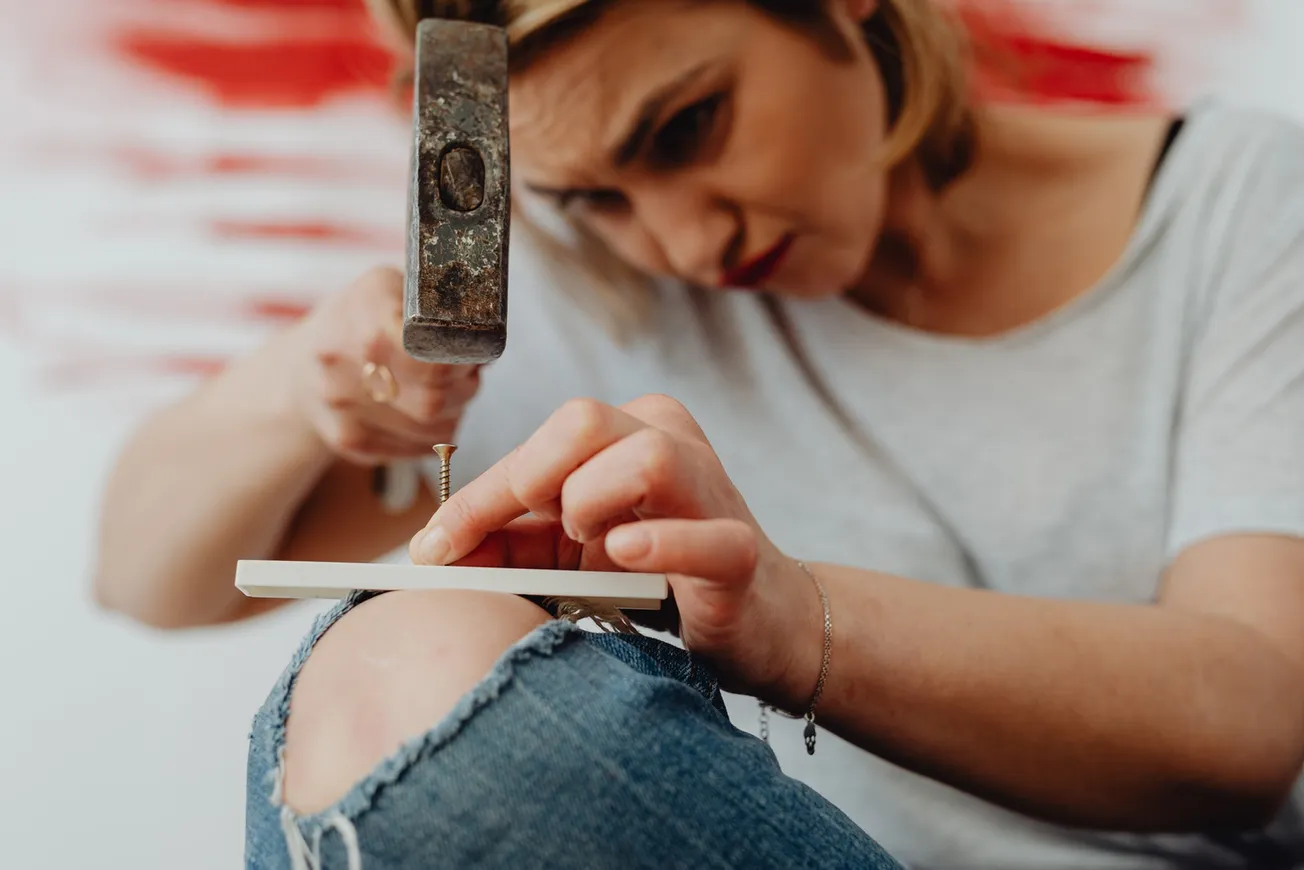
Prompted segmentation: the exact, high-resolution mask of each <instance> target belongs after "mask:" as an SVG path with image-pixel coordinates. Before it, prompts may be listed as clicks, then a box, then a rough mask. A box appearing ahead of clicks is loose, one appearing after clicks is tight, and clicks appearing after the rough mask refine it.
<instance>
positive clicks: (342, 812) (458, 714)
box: [282, 620, 588, 831]
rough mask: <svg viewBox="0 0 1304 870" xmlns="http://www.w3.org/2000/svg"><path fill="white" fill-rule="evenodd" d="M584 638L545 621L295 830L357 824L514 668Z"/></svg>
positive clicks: (502, 686) (493, 695) (497, 691)
mask: <svg viewBox="0 0 1304 870" xmlns="http://www.w3.org/2000/svg"><path fill="white" fill-rule="evenodd" d="M586 634H588V632H586V631H584V630H583V629H581V628H579V627H578V626H576V625H574V624H573V623H570V622H565V621H560V620H552V621H549V622H545V623H543V624H542V625H540V626H538V627H537V628H534V629H532V630H531V631H530V632H529V633H528V634H526V635H525V636H524V637H522V638H521V639H520V640H519V641H517V642H516V643H514V644H512V645H511V646H510V647H508V648H507V649H506V650H505V651H504V652H503V654H502V655H501V656H499V658H498V660H497V661H496V662H495V663H494V664H493V666H492V667H490V669H489V671H488V672H487V673H486V674H485V676H484V677H482V678H481V679H480V681H479V682H478V683H476V685H474V686H473V687H472V688H471V689H470V690H469V691H468V692H467V693H466V694H465V695H463V696H462V697H461V698H459V699H458V701H457V703H456V704H454V705H453V708H452V709H451V710H449V712H448V714H447V715H446V716H444V718H443V719H441V720H440V721H439V722H437V723H435V724H434V725H433V726H431V727H430V728H429V729H428V730H426V731H425V732H424V733H422V734H420V735H418V736H416V737H414V738H413V739H411V740H409V741H408V742H407V743H405V744H403V745H402V746H401V747H399V748H398V749H397V750H396V751H395V752H394V753H393V754H391V755H389V756H388V757H387V758H384V759H382V760H381V761H380V762H378V763H377V764H376V765H375V766H374V767H373V768H372V769H371V771H370V772H369V773H368V774H367V775H366V776H364V777H363V778H362V779H360V780H358V782H356V783H354V784H353V785H352V786H351V787H350V788H349V790H348V791H347V792H345V793H344V795H343V796H342V797H340V799H339V800H337V801H335V802H334V803H333V804H331V805H330V806H329V807H327V808H326V809H324V810H322V811H320V812H318V813H314V814H312V815H306V816H302V817H300V818H299V823H300V825H301V826H303V827H304V828H306V829H307V830H309V831H317V830H321V829H323V828H324V827H327V826H329V825H331V824H332V823H333V821H334V819H336V818H337V817H340V816H342V817H344V818H346V819H348V820H351V821H356V820H357V819H358V818H359V817H360V816H361V815H362V814H363V813H365V812H366V811H367V810H369V809H370V808H371V807H372V805H373V804H374V803H375V801H376V797H377V795H378V794H379V793H380V792H381V791H382V790H383V789H385V788H387V787H388V786H390V785H393V784H396V783H398V782H399V781H400V780H401V779H402V778H403V776H404V774H405V773H407V771H408V770H410V769H411V768H412V767H413V766H415V765H416V764H418V763H420V762H422V761H425V760H427V759H428V758H430V757H431V756H433V755H434V754H435V753H437V752H438V751H439V750H440V749H442V748H443V747H444V746H446V745H447V744H448V743H449V742H451V741H452V740H453V739H454V738H455V737H457V736H458V735H459V734H460V733H461V731H462V730H463V728H464V727H465V726H466V724H467V723H468V722H469V721H470V720H471V719H472V718H473V717H474V716H475V715H476V714H477V713H478V712H480V711H481V710H482V709H484V708H485V707H486V706H487V705H488V704H490V703H491V702H493V701H495V700H497V699H498V697H499V696H500V695H501V694H502V693H503V692H504V691H505V690H506V689H508V688H509V687H511V686H512V684H513V679H514V677H515V675H516V668H517V667H518V666H519V665H521V664H524V663H526V662H528V661H529V660H531V659H536V658H544V657H548V656H551V655H553V654H555V653H556V652H557V651H558V650H559V649H560V648H561V647H562V646H563V645H565V644H567V643H571V642H576V641H579V640H582V638H583V637H584V635H586ZM282 745H283V744H282Z"/></svg>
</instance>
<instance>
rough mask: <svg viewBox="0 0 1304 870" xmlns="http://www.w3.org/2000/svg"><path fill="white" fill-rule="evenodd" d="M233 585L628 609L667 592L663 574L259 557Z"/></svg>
mask: <svg viewBox="0 0 1304 870" xmlns="http://www.w3.org/2000/svg"><path fill="white" fill-rule="evenodd" d="M235 586H236V588H237V589H239V590H240V591H241V592H243V593H244V594H245V595H246V596H248V597H250V598H343V597H344V596H346V595H348V594H349V593H350V592H353V591H355V590H366V591H378V592H379V591H385V592H390V591H406V590H419V589H475V590H479V591H483V592H503V593H507V594H511V595H536V596H544V597H556V598H585V599H589V600H591V601H595V602H602V603H605V604H610V605H614V606H615V607H619V608H622V609H625V610H659V609H661V602H663V601H664V600H665V599H666V598H667V597H668V595H669V583H668V582H667V580H666V575H664V574H628V573H624V572H616V571H557V570H545V569H536V568H470V567H465V566H461V565H448V566H435V565H391V564H386V563H383V562H382V563H376V562H288V561H279V560H259V559H245V560H241V561H240V562H238V563H236V569H235Z"/></svg>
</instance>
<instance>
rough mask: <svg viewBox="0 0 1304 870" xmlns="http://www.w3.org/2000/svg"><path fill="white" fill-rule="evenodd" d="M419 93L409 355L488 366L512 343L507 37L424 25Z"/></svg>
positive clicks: (479, 28) (498, 31) (469, 26)
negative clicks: (509, 314)
mask: <svg viewBox="0 0 1304 870" xmlns="http://www.w3.org/2000/svg"><path fill="white" fill-rule="evenodd" d="M413 90H414V93H413V132H414V141H413V143H412V159H411V167H410V177H409V183H408V238H407V282H406V286H405V288H404V305H403V348H404V350H406V351H407V353H408V354H409V355H410V356H412V357H414V358H416V359H419V360H422V361H425V362H436V363H449V364H466V363H487V362H490V361H492V360H494V359H497V358H498V357H499V356H500V355H501V354H502V352H503V350H504V349H505V347H506V345H507V243H508V231H509V228H510V218H511V203H510V198H509V193H510V177H509V171H508V170H509V167H508V162H509V148H508V138H507V33H506V31H505V30H503V29H502V28H501V27H496V26H493V25H489V24H473V23H470V22H465V21H449V20H445V19H426V20H424V21H422V22H421V23H420V25H418V27H417V41H416V65H415V69H414V82H413Z"/></svg>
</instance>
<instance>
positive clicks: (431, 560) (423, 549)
mask: <svg viewBox="0 0 1304 870" xmlns="http://www.w3.org/2000/svg"><path fill="white" fill-rule="evenodd" d="M452 549H453V542H452V541H450V540H449V539H448V533H447V532H445V531H444V530H443V529H441V528H440V527H439V526H435V527H434V528H433V529H431V530H430V531H428V532H426V534H425V537H423V538H422V539H421V541H420V542H419V543H418V544H417V559H418V561H419V562H420V564H422V565H445V564H447V563H448V557H449V555H451V551H452Z"/></svg>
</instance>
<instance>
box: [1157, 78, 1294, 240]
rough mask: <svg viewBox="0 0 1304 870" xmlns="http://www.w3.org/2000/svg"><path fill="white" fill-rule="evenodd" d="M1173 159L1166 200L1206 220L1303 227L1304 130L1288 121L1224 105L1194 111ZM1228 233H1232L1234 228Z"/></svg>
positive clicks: (1208, 105) (1201, 106) (1207, 104)
mask: <svg viewBox="0 0 1304 870" xmlns="http://www.w3.org/2000/svg"><path fill="white" fill-rule="evenodd" d="M1179 142H1180V144H1179V146H1178V148H1177V149H1176V150H1175V152H1174V154H1173V158H1174V159H1173V166H1172V170H1173V171H1172V173H1171V175H1172V177H1171V178H1169V179H1165V180H1166V181H1169V182H1171V183H1170V184H1169V185H1168V191H1167V192H1168V194H1169V195H1170V196H1174V197H1176V198H1177V199H1179V200H1183V203H1182V204H1184V205H1202V206H1204V207H1205V208H1208V209H1210V211H1209V212H1208V215H1207V216H1208V217H1209V218H1210V219H1216V218H1217V217H1219V216H1221V217H1231V215H1232V214H1233V213H1238V214H1239V215H1240V216H1241V217H1243V218H1246V219H1248V220H1249V222H1250V223H1251V224H1263V223H1265V222H1266V221H1267V220H1269V219H1272V220H1281V219H1283V218H1293V219H1295V220H1296V221H1297V222H1300V223H1304V196H1301V194H1302V193H1304V124H1302V123H1301V122H1299V121H1296V120H1295V119H1293V118H1290V117H1287V116H1285V115H1281V114H1277V113H1274V112H1269V111H1267V110H1263V109H1257V108H1253V107H1247V106H1235V105H1230V104H1227V103H1221V102H1213V101H1209V102H1205V103H1201V104H1199V105H1197V106H1195V107H1193V109H1192V110H1191V112H1190V114H1189V116H1188V121H1187V129H1186V131H1185V134H1184V135H1183V137H1182V139H1181V140H1179ZM1226 229H1228V230H1233V229H1234V227H1233V226H1230V225H1229V226H1227V227H1226Z"/></svg>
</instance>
